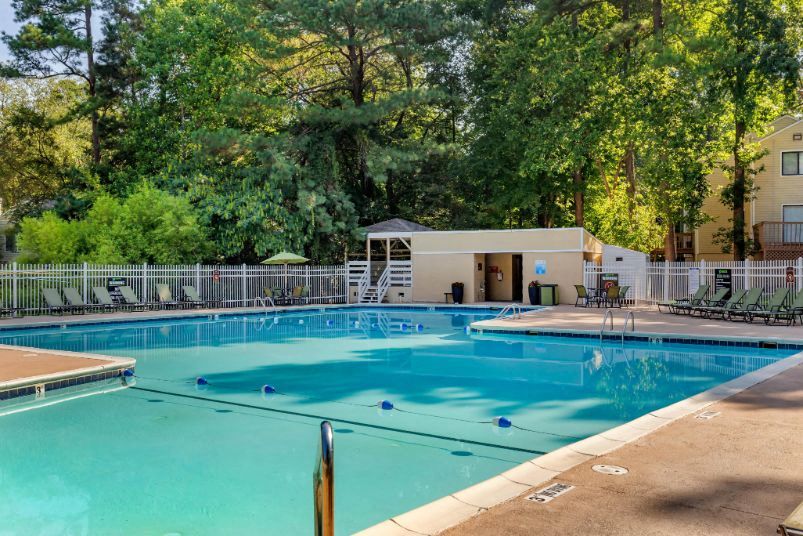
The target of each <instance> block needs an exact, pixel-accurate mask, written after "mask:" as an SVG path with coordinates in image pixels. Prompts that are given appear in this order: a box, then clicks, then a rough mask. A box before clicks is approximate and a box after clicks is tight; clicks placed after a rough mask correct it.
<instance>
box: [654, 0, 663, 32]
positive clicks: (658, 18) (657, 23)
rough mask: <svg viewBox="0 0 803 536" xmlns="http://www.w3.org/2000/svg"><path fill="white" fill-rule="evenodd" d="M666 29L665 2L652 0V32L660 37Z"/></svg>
mask: <svg viewBox="0 0 803 536" xmlns="http://www.w3.org/2000/svg"><path fill="white" fill-rule="evenodd" d="M663 30H664V4H663V1H662V0H652V34H653V35H654V36H655V37H656V38H658V39H660V38H661V35H662V34H663Z"/></svg>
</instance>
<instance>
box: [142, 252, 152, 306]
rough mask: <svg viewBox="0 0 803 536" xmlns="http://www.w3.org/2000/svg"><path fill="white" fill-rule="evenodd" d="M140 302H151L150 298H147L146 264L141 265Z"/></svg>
mask: <svg viewBox="0 0 803 536" xmlns="http://www.w3.org/2000/svg"><path fill="white" fill-rule="evenodd" d="M141 299H142V302H143V303H148V302H150V301H151V299H150V297H149V296H148V263H147V262H143V263H142V297H141Z"/></svg>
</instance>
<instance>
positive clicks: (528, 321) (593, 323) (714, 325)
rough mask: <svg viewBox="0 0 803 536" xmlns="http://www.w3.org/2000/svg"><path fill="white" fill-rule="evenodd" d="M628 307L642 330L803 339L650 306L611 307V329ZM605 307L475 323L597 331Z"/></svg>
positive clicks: (796, 330)
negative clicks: (668, 311)
mask: <svg viewBox="0 0 803 536" xmlns="http://www.w3.org/2000/svg"><path fill="white" fill-rule="evenodd" d="M628 311H633V313H634V314H635V316H636V331H638V332H641V333H676V334H683V335H699V336H709V337H761V338H771V339H775V338H777V339H785V340H794V341H803V327H801V326H800V325H799V324H798V325H793V326H786V325H775V326H765V325H764V322H763V321H762V320H756V321H755V322H754V323H752V324H748V323H745V322H739V321H735V322H729V321H726V320H706V319H704V318H700V317H697V316H694V317H692V316H688V315H673V314H669V313H659V312H658V311H657V310H655V309H653V308H647V307H634V308H623V309H614V310H613V315H614V327H613V329H614V331H615V332H620V331H621V330H622V327H623V325H624V321H625V317H626V316H627V313H628ZM604 314H605V309H598V308H596V307H594V308H588V309H586V308H584V307H574V306H571V305H560V306H557V307H552V308H550V309H546V310H543V311H538V312H535V313H528V314H524V315H522V317H521V318H520V319H515V320H508V319H505V320H486V321H483V322H477V323H475V324H474V325H475V327H479V326H485V327H489V328H490V327H504V328H506V329H521V330H530V329H546V330H561V329H567V330H583V331H594V332H599V329H600V326H601V325H602V317H603V315H604Z"/></svg>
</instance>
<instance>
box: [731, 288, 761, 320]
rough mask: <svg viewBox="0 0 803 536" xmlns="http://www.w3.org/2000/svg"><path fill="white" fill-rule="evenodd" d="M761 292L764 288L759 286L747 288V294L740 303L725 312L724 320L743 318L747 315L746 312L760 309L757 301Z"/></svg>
mask: <svg viewBox="0 0 803 536" xmlns="http://www.w3.org/2000/svg"><path fill="white" fill-rule="evenodd" d="M763 293H764V289H763V288H761V287H754V288H751V289H750V290H748V291H747V294H745V295H744V299H743V300H742V303H740V304H737V305H736V307H732V308H730V309H729V310H728V311H727V312H726V313H725V316H724V318H725V320H735V319H736V318H741V319H742V320H744V319H745V318H746V317H747V313H749V312H750V311H753V310H756V309H760V306H759V305H758V301H759V300H760V299H761V295H762V294H763Z"/></svg>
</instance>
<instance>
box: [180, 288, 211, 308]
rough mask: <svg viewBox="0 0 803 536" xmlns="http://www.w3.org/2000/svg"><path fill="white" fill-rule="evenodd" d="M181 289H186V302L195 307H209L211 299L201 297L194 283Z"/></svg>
mask: <svg viewBox="0 0 803 536" xmlns="http://www.w3.org/2000/svg"><path fill="white" fill-rule="evenodd" d="M181 290H182V291H184V302H185V303H189V304H190V305H192V306H193V307H208V306H209V303H210V300H205V299H203V298H201V296H200V294H198V291H197V290H195V287H193V286H192V285H184V286H183V287H181Z"/></svg>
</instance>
